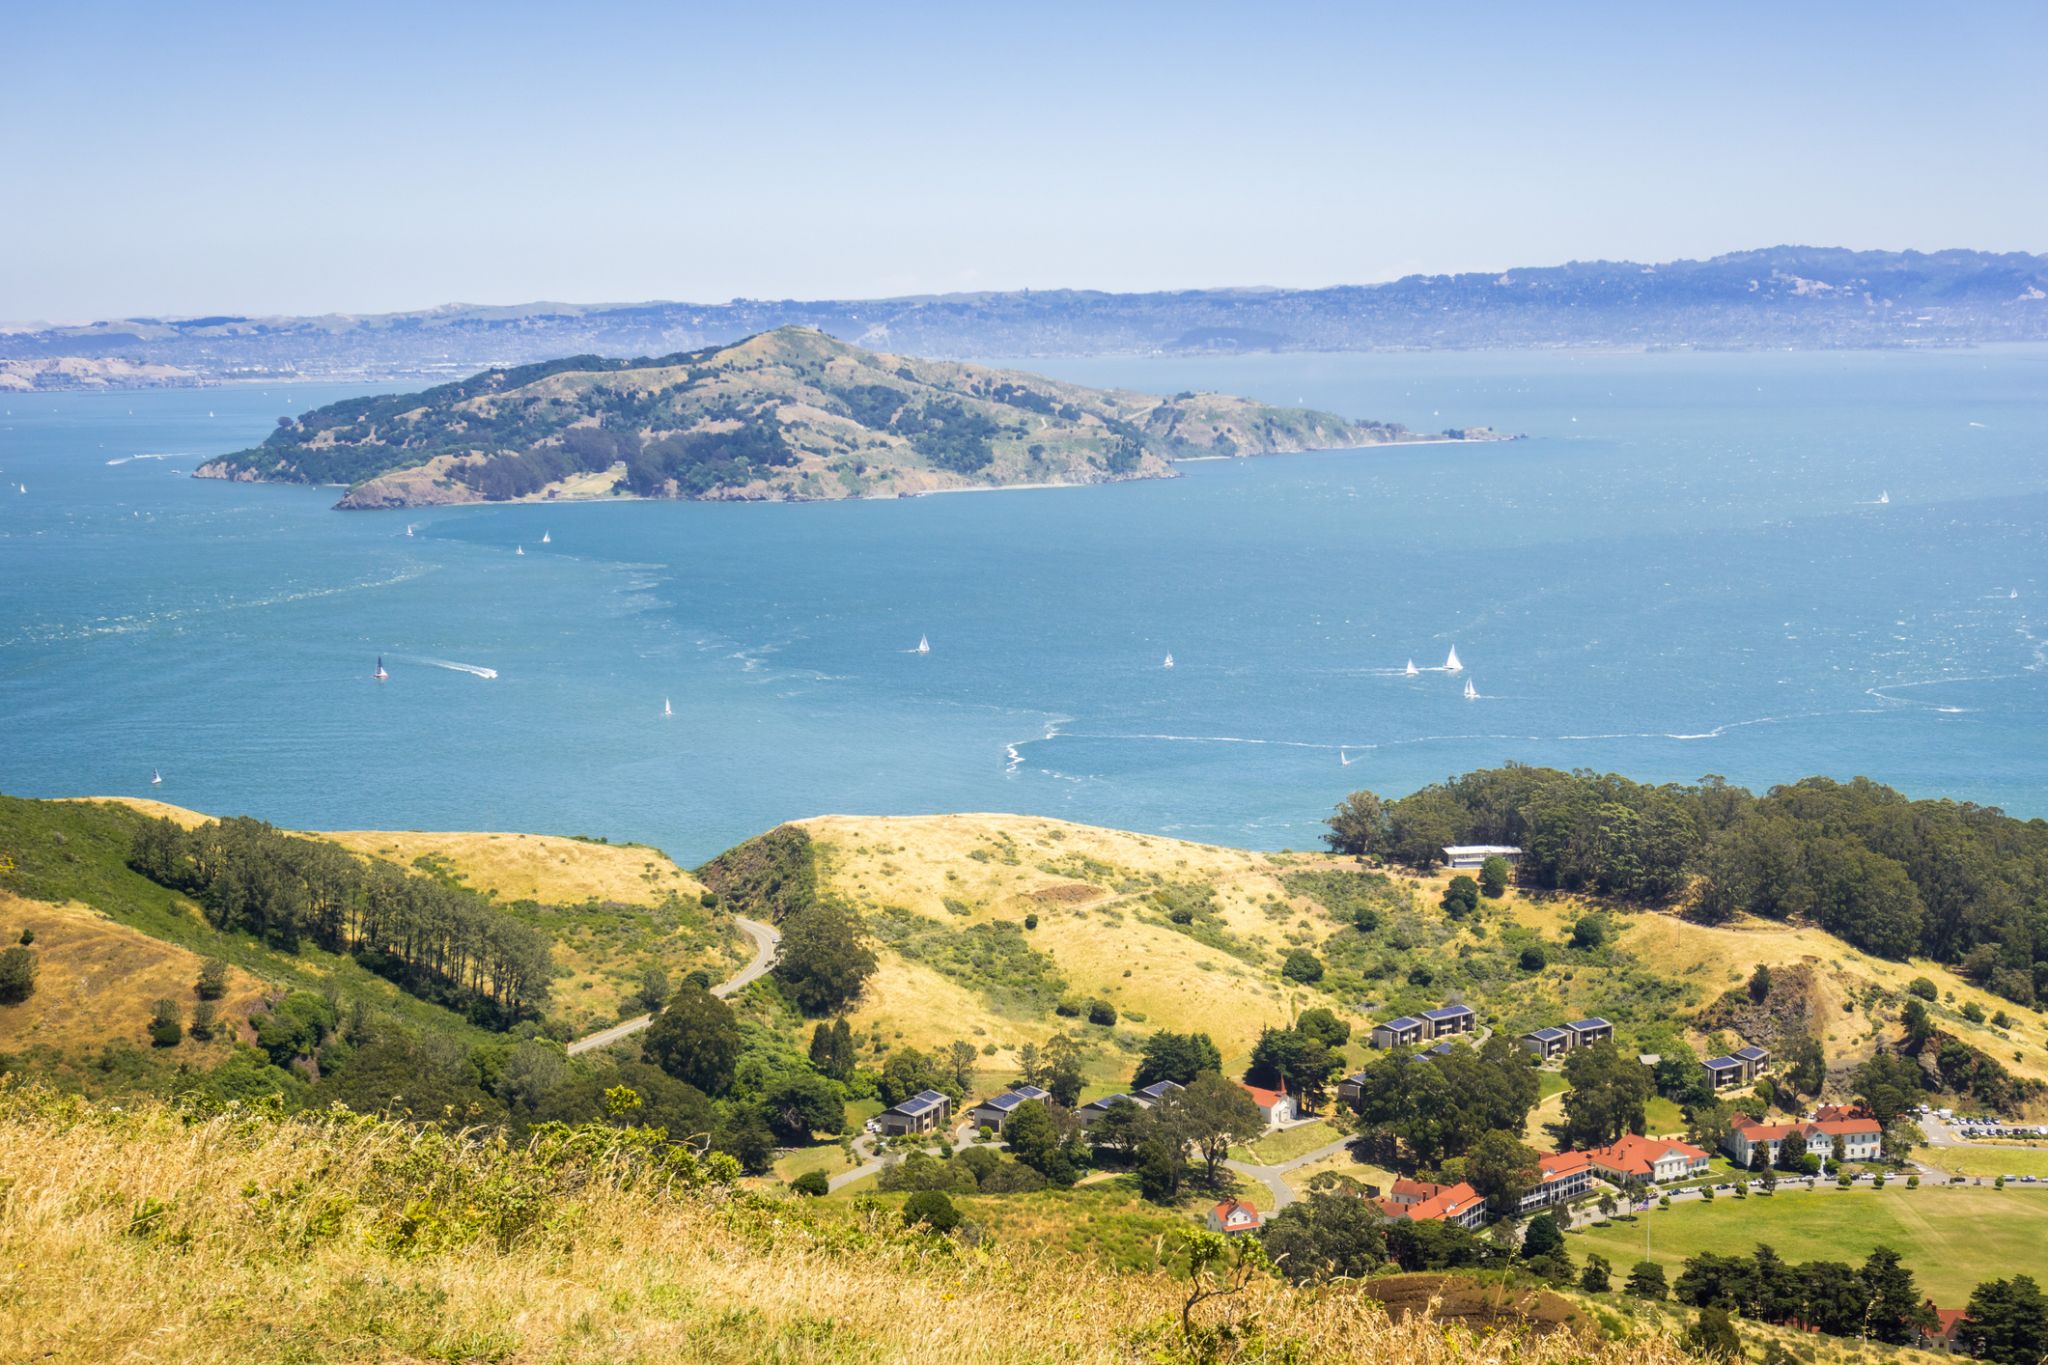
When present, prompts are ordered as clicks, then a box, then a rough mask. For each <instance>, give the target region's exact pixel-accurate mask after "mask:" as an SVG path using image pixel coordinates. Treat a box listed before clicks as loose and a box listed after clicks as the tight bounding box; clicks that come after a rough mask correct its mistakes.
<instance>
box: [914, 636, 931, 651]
mask: <svg viewBox="0 0 2048 1365" xmlns="http://www.w3.org/2000/svg"><path fill="white" fill-rule="evenodd" d="M917 652H918V653H920V654H929V653H931V652H932V642H931V641H930V640H928V639H926V638H925V637H924V636H922V635H920V636H918V637H917Z"/></svg>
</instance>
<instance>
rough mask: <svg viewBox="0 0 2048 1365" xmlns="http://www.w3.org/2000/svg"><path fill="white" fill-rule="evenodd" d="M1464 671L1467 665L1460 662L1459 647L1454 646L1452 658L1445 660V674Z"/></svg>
mask: <svg viewBox="0 0 2048 1365" xmlns="http://www.w3.org/2000/svg"><path fill="white" fill-rule="evenodd" d="M1464 671H1465V665H1463V664H1461V663H1459V662H1458V647H1457V646H1456V645H1452V646H1451V657H1450V658H1448V659H1445V660H1444V672H1446V673H1463V672H1464Z"/></svg>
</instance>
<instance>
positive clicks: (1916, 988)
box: [1906, 976, 1938, 1000]
mask: <svg viewBox="0 0 2048 1365" xmlns="http://www.w3.org/2000/svg"><path fill="white" fill-rule="evenodd" d="M1906 994H1908V995H1917V996H1919V997H1920V998H1921V999H1922V1000H1932V999H1934V998H1935V997H1936V995H1937V994H1938V992H1936V991H1935V989H1934V983H1933V982H1932V981H1929V980H1928V979H1927V978H1926V977H1924V976H1916V977H1914V978H1913V979H1912V980H1911V981H1909V982H1907V983H1906Z"/></svg>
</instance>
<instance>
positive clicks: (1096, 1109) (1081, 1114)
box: [1074, 1095, 1144, 1128]
mask: <svg viewBox="0 0 2048 1365" xmlns="http://www.w3.org/2000/svg"><path fill="white" fill-rule="evenodd" d="M1118 1104H1128V1105H1130V1106H1131V1107H1132V1108H1133V1109H1141V1108H1143V1107H1144V1106H1143V1105H1140V1104H1139V1103H1138V1102H1137V1101H1136V1100H1134V1099H1132V1098H1131V1097H1130V1096H1129V1095H1104V1096H1103V1097H1102V1098H1101V1099H1099V1100H1090V1101H1088V1103H1086V1104H1084V1105H1082V1106H1081V1107H1080V1108H1079V1109H1076V1110H1075V1111H1074V1117H1075V1118H1076V1119H1079V1120H1080V1122H1081V1126H1082V1127H1083V1128H1090V1127H1093V1126H1094V1125H1095V1124H1096V1123H1098V1122H1100V1121H1101V1119H1102V1116H1103V1115H1104V1114H1107V1113H1108V1112H1109V1111H1110V1110H1111V1109H1112V1108H1114V1107H1115V1106H1116V1105H1118Z"/></svg>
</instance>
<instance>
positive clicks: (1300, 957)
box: [1280, 948, 1323, 985]
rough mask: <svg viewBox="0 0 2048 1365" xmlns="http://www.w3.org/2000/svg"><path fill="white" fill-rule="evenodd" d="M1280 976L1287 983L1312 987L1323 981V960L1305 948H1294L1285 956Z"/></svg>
mask: <svg viewBox="0 0 2048 1365" xmlns="http://www.w3.org/2000/svg"><path fill="white" fill-rule="evenodd" d="M1280 975H1282V976H1284V977H1286V978H1287V979H1288V980H1289V981H1299V982H1301V983H1302V984H1303V985H1312V984H1314V983H1315V982H1318V981H1321V980H1322V979H1323V960H1322V959H1321V958H1319V957H1317V956H1316V955H1315V954H1314V953H1312V952H1310V951H1309V950H1308V949H1306V948H1296V949H1294V950H1293V951H1292V952H1290V953H1288V954H1287V960H1286V961H1285V962H1284V963H1282V964H1281V966H1280Z"/></svg>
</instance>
